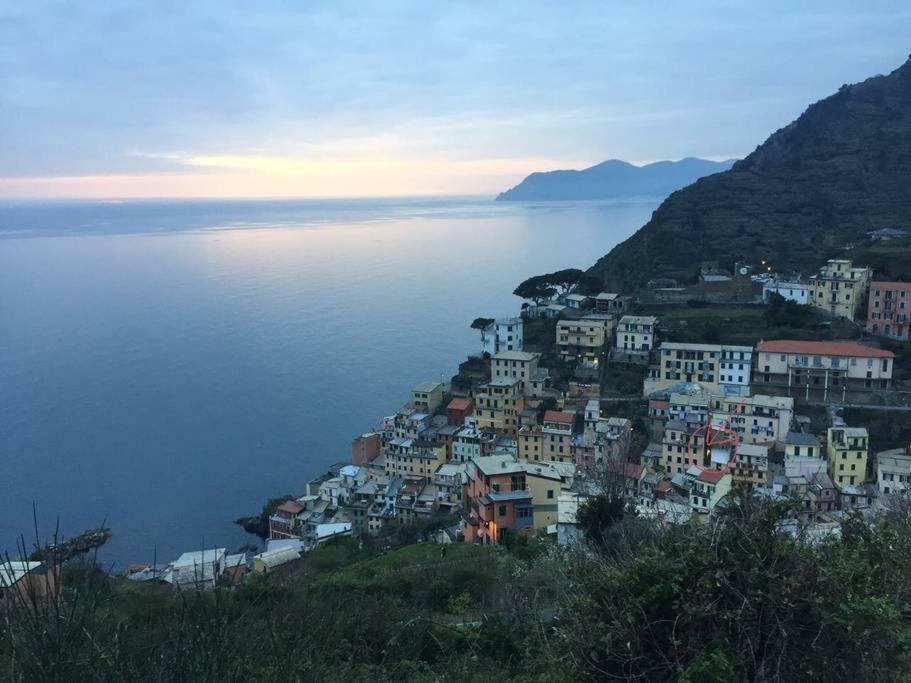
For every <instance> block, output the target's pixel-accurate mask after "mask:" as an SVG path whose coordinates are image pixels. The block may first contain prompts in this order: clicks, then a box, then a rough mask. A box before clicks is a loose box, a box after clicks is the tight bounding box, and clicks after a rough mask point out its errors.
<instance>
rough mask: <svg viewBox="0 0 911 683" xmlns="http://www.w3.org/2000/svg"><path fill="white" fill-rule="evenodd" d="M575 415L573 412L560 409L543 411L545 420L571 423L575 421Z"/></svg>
mask: <svg viewBox="0 0 911 683" xmlns="http://www.w3.org/2000/svg"><path fill="white" fill-rule="evenodd" d="M575 420H576V416H575V415H574V414H573V413H567V412H563V411H561V410H548V411H546V412H545V413H544V421H545V422H560V423H562V424H569V425H571V424H572V423H573V422H575Z"/></svg>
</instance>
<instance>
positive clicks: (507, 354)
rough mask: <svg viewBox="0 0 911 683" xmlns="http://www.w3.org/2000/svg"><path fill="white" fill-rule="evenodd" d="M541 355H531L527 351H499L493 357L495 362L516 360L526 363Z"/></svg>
mask: <svg viewBox="0 0 911 683" xmlns="http://www.w3.org/2000/svg"><path fill="white" fill-rule="evenodd" d="M540 355H541V354H539V353H531V352H529V351H501V352H500V353H498V354H497V355H495V356H494V359H495V360H517V361H522V362H526V363H527V362H528V361H531V360H534V359H535V358H538V357H539V356H540Z"/></svg>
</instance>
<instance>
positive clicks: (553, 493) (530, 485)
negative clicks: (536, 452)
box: [525, 463, 569, 529]
mask: <svg viewBox="0 0 911 683" xmlns="http://www.w3.org/2000/svg"><path fill="white" fill-rule="evenodd" d="M564 486H565V487H566V488H569V486H568V484H567V482H566V481H565V478H564V477H561V476H560V472H559V471H558V470H557V469H555V468H554V467H551V466H548V465H545V464H543V463H528V464H527V465H526V466H525V487H526V489H527V490H528V491H529V492H530V493H531V499H532V505H533V506H534V508H533V513H532V514H533V518H534V522H533V524H534V528H535V529H546V528H547V527H549V526H550V525H551V524H556V523H557V499H558V498H559V497H560V492H561V490H562V489H563V488H564Z"/></svg>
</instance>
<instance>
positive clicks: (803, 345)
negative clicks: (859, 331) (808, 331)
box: [756, 339, 895, 358]
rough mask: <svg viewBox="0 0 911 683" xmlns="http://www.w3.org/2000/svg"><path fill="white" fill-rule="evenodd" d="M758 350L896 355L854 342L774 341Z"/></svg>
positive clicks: (862, 355)
mask: <svg viewBox="0 0 911 683" xmlns="http://www.w3.org/2000/svg"><path fill="white" fill-rule="evenodd" d="M756 350H757V351H760V352H763V351H764V352H767V353H799V354H803V355H807V356H858V357H860V358H894V357H895V354H894V353H892V352H891V351H886V350H884V349H877V348H874V347H872V346H867V345H866V344H856V343H854V342H830V341H800V340H797V339H773V340H772V341H761V342H759V344H758V345H757V346H756Z"/></svg>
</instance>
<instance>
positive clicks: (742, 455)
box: [731, 443, 769, 489]
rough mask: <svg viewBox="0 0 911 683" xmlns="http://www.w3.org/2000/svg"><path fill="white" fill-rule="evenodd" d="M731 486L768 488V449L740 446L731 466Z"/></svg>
mask: <svg viewBox="0 0 911 683" xmlns="http://www.w3.org/2000/svg"><path fill="white" fill-rule="evenodd" d="M731 475H732V477H733V481H732V485H733V486H739V487H742V488H747V489H753V488H756V487H757V486H768V483H769V448H768V446H763V445H760V444H749V443H743V444H740V445H739V446H738V448H737V457H736V459H735V460H734V462H733V463H732V465H731Z"/></svg>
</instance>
